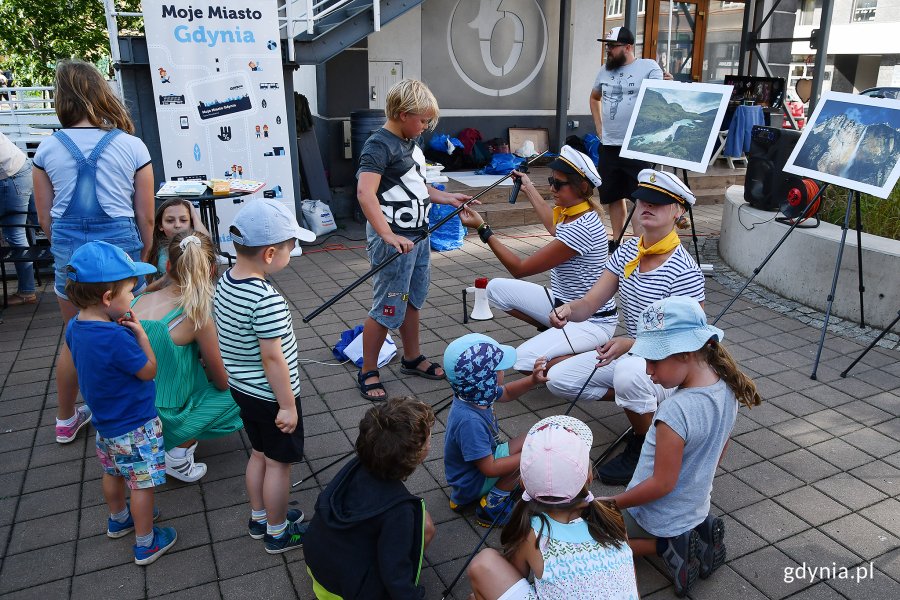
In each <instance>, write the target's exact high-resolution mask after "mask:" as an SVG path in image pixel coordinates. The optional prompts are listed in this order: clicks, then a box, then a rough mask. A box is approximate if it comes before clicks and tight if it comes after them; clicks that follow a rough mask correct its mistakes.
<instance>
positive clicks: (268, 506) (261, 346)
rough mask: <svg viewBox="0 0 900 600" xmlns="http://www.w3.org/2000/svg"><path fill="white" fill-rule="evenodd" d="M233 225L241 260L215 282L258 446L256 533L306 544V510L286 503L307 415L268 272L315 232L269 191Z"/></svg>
mask: <svg viewBox="0 0 900 600" xmlns="http://www.w3.org/2000/svg"><path fill="white" fill-rule="evenodd" d="M230 231H231V237H232V240H233V242H234V248H235V252H236V254H237V262H236V263H235V265H234V266H233V267H232V268H230V269H228V270H227V271H225V274H224V275H222V277H221V279H219V283H218V284H217V285H216V294H215V300H214V311H215V319H216V328H217V329H218V332H219V350H220V351H221V353H222V361H223V362H224V363H225V370H226V371H228V385H229V387H230V388H231V395H232V396H233V397H234V401H235V403H237V405H238V406H239V407H240V409H241V419H242V420H243V421H244V430H245V431H246V432H247V437H248V438H250V445H251V446H252V447H253V452H252V453H251V455H250V460H249V461H248V463H247V472H246V484H247V495H248V496H249V498H250V510H251V513H250V523H249V525H248V528H249V532H250V536H251V537H252V538H254V539H260V538H264V539H265V547H266V552H268V553H269V554H279V553H281V552H284V551H286V550H290V549H292V548H298V547H300V546H302V545H303V532H304V531H305V529H306V528H305V527H304V526H303V524H302V521H303V513H302V512H301V511H298V510H287V504H288V491H289V489H290V474H291V463H295V462H297V461H299V460H301V459H302V458H303V415H302V412H301V410H300V372H299V369H298V367H297V339H296V338H295V337H294V328H293V322H292V321H291V313H290V310H289V309H288V305H287V302H285V300H284V298H283V297H282V296H281V294H279V293H278V292H277V291H276V290H275V288H274V287H272V285H271V284H270V283H269V282H268V281H266V276H267V275H271V274H273V273H277V272H278V271H280V270H282V269H283V268H284V267H286V266H287V264H288V262H289V261H290V259H291V250H293V249H294V246H295V245H296V242H297V240H298V239H300V240H301V241H313V240H315V235H313V234H312V232H310V231H307V230H305V229H302V228H301V227H300V226H299V225H297V219H296V218H295V217H294V215H293V214H291V212H290V211H289V210H288V209H287V207H286V206H285V205H284V204H282V203H281V202H279V201H277V200H270V199H254V200H251V201H250V202H248V203H247V204H245V205H244V207H243V208H242V209H241V210H240V211H239V212H238V214H237V215H236V216H235V218H234V224H233V225H232V226H231V229H230ZM264 488H265V489H266V490H268V493H267V494H266V496H265V498H264V497H263V489H264ZM273 491H275V492H276V493H272V492H273Z"/></svg>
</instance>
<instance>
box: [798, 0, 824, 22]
mask: <svg viewBox="0 0 900 600" xmlns="http://www.w3.org/2000/svg"><path fill="white" fill-rule="evenodd" d="M821 16H822V0H802V2H801V3H800V25H818V24H819V20H820V18H821Z"/></svg>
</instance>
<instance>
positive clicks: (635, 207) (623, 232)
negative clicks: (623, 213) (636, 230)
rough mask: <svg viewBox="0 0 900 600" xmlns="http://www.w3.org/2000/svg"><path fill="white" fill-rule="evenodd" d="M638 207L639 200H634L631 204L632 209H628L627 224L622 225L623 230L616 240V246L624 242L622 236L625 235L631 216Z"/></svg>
mask: <svg viewBox="0 0 900 600" xmlns="http://www.w3.org/2000/svg"><path fill="white" fill-rule="evenodd" d="M636 209H637V202H633V203H632V205H631V210H630V211H628V216H627V217H626V218H625V224H624V225H622V231H621V232H620V233H619V239H617V240H616V246H618V245H619V244H621V243H622V238H623V237H625V230H626V229H628V224H629V223H631V217H633V216H634V211H635V210H636Z"/></svg>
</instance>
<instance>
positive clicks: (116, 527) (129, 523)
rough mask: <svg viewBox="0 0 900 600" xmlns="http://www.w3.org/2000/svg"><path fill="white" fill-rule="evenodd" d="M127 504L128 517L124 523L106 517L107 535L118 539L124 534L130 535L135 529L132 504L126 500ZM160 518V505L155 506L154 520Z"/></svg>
mask: <svg viewBox="0 0 900 600" xmlns="http://www.w3.org/2000/svg"><path fill="white" fill-rule="evenodd" d="M125 506H127V507H128V519H126V520H125V522H124V523H119V522H118V521H113V520H112V519H111V518H107V519H106V537H110V538H113V539H118V538H120V537H122V536H125V535H128V534H129V533H131V532H132V531H134V518H132V516H131V504H130V503H128V502H126V503H125ZM158 520H159V507H157V506H154V507H153V521H154V522H155V521H158Z"/></svg>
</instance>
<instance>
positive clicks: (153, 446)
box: [65, 241, 178, 565]
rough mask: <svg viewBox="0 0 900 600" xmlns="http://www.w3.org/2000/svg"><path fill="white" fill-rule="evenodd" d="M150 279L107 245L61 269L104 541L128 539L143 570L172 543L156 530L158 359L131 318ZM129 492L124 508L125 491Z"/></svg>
mask: <svg viewBox="0 0 900 600" xmlns="http://www.w3.org/2000/svg"><path fill="white" fill-rule="evenodd" d="M155 271H156V267H154V266H153V265H151V264H147V263H142V262H134V260H132V258H131V257H130V256H128V254H126V253H125V251H124V250H122V249H121V248H118V247H117V246H113V245H112V244H108V243H106V242H99V241H97V242H88V243H87V244H85V245H83V246H81V247H80V248H78V249H77V250H76V251H75V252H74V253H73V254H72V258H71V260H70V261H69V264H68V265H66V288H65V291H66V295H67V296H68V298H69V300H70V301H71V302H72V304H74V305H75V306H77V307H78V308H79V309H80V311H79V312H78V314H77V315H75V316H74V317H73V318H72V320H71V321H69V324H68V325H67V326H66V345H67V346H68V347H69V350H70V351H71V352H72V360H73V361H74V363H75V370H76V371H77V373H78V383H79V385H80V387H81V393H82V395H83V396H84V401H85V403H87V405H88V407H89V408H90V409H91V411H92V413H93V423H94V427H95V428H96V429H97V457H98V458H99V459H100V464H101V465H102V466H103V497H104V499H105V500H106V505H107V506H108V507H109V519H108V521H107V529H106V535H107V536H109V537H111V538H119V537H122V536H124V535H127V534H128V533H129V532H131V531H134V535H135V545H134V562H135V563H137V564H139V565H149V564H150V563H152V562H153V561H155V560H156V559H157V558H159V557H160V556H162V555H163V553H165V552H166V550H168V549H169V548H171V547H172V545H173V544H174V543H175V540H176V538H177V537H178V536H177V534H176V533H175V530H174V529H173V528H171V527H154V526H153V521H155V520H156V519H158V518H159V511H158V510H156V509H155V508H154V507H153V488H154V487H156V486H158V485H162V484H164V483H165V482H166V458H165V456H166V450H165V444H164V443H163V434H162V424H161V423H160V421H159V417H157V415H156V404H155V400H156V388H155V386H154V383H153V378H154V377H156V356H155V355H154V354H153V349H152V348H151V347H150V340H149V339H147V334H146V333H145V332H144V328H143V327H141V322H140V320H139V319H138V318H137V316H136V315H135V314H134V312H133V311H131V310H130V306H131V301H132V300H133V299H134V296H133V295H132V293H131V290H132V288H134V287H135V285H136V284H137V282H138V278H139V277H142V276H144V275H149V274H150V273H153V272H155ZM126 486H127V487H128V488H130V489H131V502H130V504H129V503H128V502H127V501H126V500H125V487H126Z"/></svg>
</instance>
